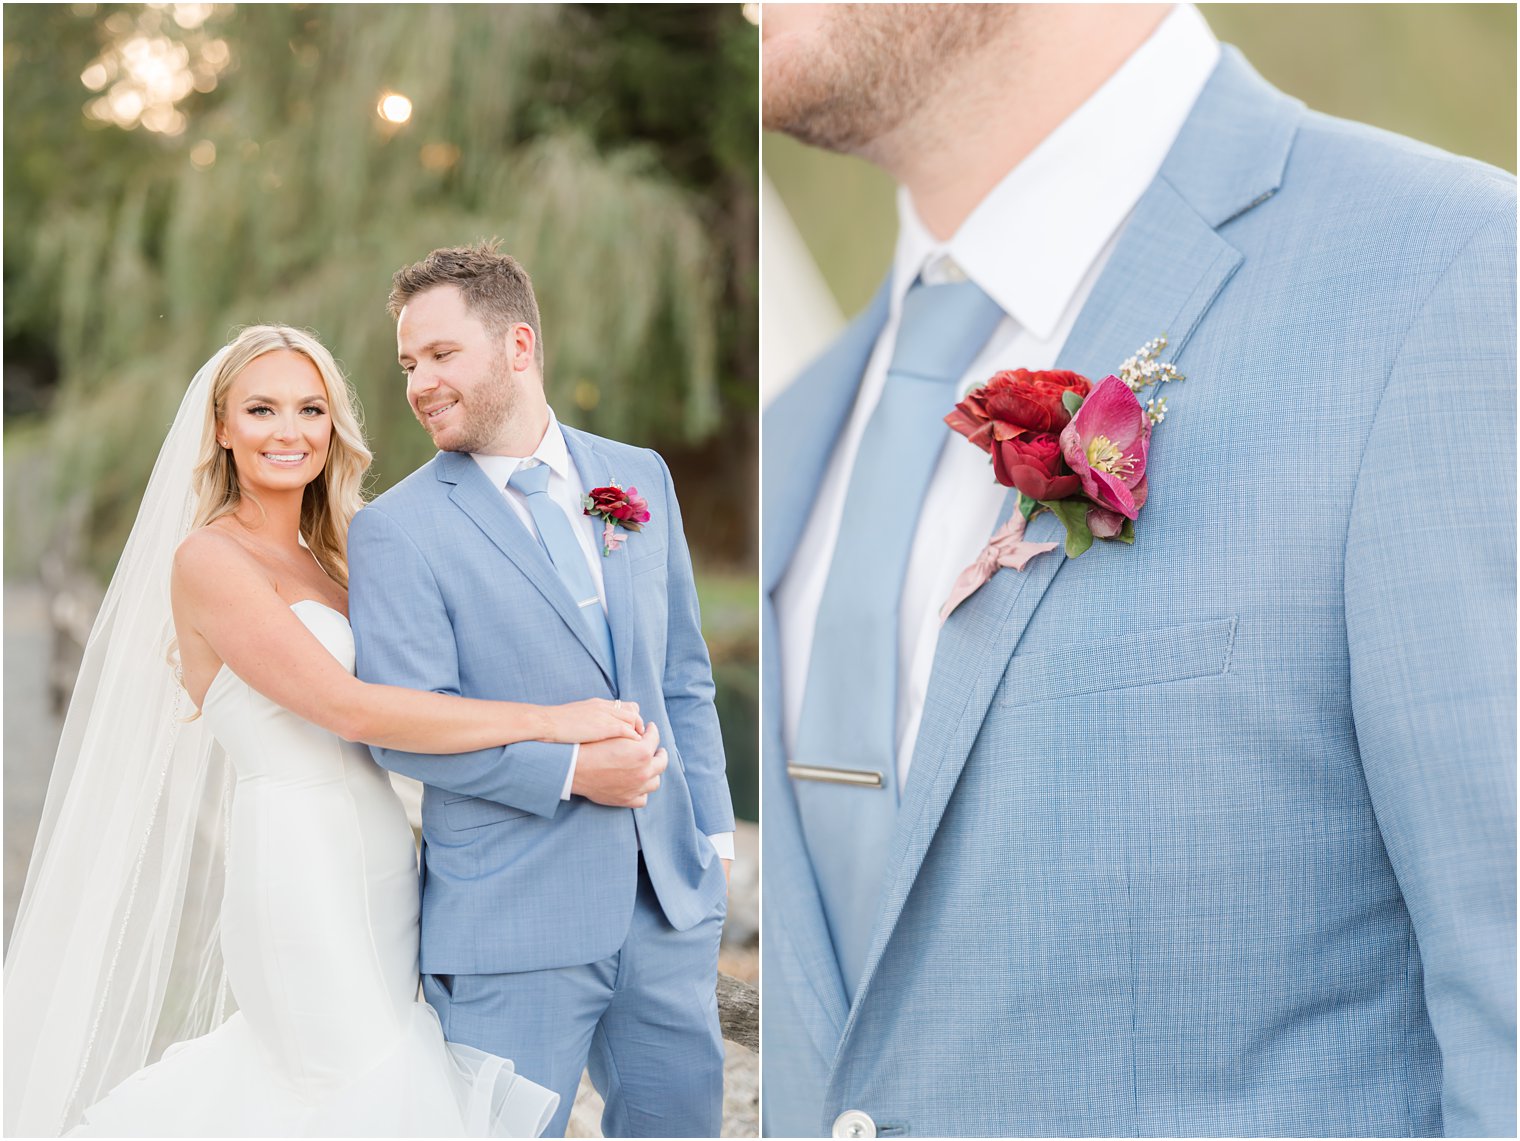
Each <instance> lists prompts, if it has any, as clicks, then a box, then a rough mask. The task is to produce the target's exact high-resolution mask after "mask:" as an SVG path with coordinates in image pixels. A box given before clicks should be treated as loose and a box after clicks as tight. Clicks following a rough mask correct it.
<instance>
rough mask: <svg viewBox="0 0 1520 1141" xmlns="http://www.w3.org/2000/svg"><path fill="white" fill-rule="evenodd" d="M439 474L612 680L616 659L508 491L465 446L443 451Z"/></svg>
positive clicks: (459, 504)
mask: <svg viewBox="0 0 1520 1141" xmlns="http://www.w3.org/2000/svg"><path fill="white" fill-rule="evenodd" d="M438 478H439V480H441V481H442V482H444V483H450V484H453V486H454V489H453V491H451V492H450V493H449V499H450V500H451V501H452V502H453V503H454V504H455V505H456V506H457V507H458V508H459V509H460V510H461V511H463V512H464V513H465V514H466V515H468V516H469V517H470V520H471V522H473V523H474V524H475V525H476V526H477V527H479V528H480V530H481V531H482V533H484V535H485V536H486V538H488V539H489V540H491V542H492V543H493V544H494V545H495V546H496V549H497V550H499V551H500V552H501V553H502V554H504V555H506V556H507V558H508V559H510V560H511V561H512V564H513V565H514V566H516V567H517V569H518V570H520V571H522V573H523V575H524V576H525V577H526V578H527V579H528V581H529V582H531V583H532V584H533V586H534V587H535V589H537V590H538V592H539V593H540V594H542V595H543V596H544V598H545V600H546V601H548V603H549V605H551V606H553V607H554V609H555V611H556V612H557V613H558V614H559V616H560V617H561V618H562V619H563V620H564V622H565V625H566V626H568V627H569V628H570V633H571V634H573V635H575V637H576V639H577V640H579V642H580V643H581V645H583V646H585V647H586V652H587V653H589V654H590V655H591V656H592V658H594V659H595V660H596V664H597V666H598V667H599V668H600V669H601V671H602V673H603V675H605V676H607V679H608V684H609V685H611V675H610V673H609V668H610V666H611V663H610V662H607V661H605V660H604V653H603V650H602V648H601V647H600V646H599V645H597V644H596V640H595V639H594V638H593V637H592V636H591V630H590V628H589V627H588V626H587V624H586V620H585V619H584V618H583V617H581V613H580V611H579V610H578V609H577V608H576V605H575V600H574V599H573V598H571V597H570V592H569V590H567V589H566V588H565V583H564V580H563V579H561V578H560V576H559V572H558V571H556V570H555V569H554V564H553V563H551V562H550V561H549V556H548V554H547V553H546V552H545V551H544V548H543V544H542V543H540V542H539V541H538V539H537V538H536V537H535V536H534V535H533V534H532V533H530V532H529V531H528V529H527V528H526V527H525V526H523V523H522V520H520V519H518V518H517V516H516V515H514V514H513V513H512V509H511V508H510V507H508V506H507V504H506V502H505V501H504V500H503V499H502V493H501V491H500V490H498V489H497V488H496V487H494V486H492V484H491V481H490V480H489V479H487V478H486V475H485V472H483V471H481V470H480V467H479V465H477V464H476V463H475V461H474V460H472V459H471V458H470V457H469V456H467V455H465V454H463V453H460V452H442V453H440V454H439V456H438Z"/></svg>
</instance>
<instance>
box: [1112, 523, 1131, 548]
mask: <svg viewBox="0 0 1520 1141" xmlns="http://www.w3.org/2000/svg"><path fill="white" fill-rule="evenodd" d="M1114 540H1115V541H1116V542H1120V543H1128V544H1129V545H1130V546H1134V545H1135V521H1134V520H1133V519H1126V520H1125V521H1124V526H1123V527H1121V528H1120V529H1119V533H1118V534H1117V535H1115V536H1114Z"/></svg>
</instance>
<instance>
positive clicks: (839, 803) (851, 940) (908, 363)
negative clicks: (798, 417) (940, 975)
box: [790, 281, 1003, 996]
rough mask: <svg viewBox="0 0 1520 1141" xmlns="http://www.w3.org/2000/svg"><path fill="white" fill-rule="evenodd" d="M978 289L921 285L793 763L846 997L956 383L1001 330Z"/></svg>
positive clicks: (858, 951) (819, 639)
mask: <svg viewBox="0 0 1520 1141" xmlns="http://www.w3.org/2000/svg"><path fill="white" fill-rule="evenodd" d="M1002 316H1003V313H1002V310H1001V309H999V308H998V306H997V304H996V302H994V301H993V300H992V299H991V298H989V297H988V296H987V295H986V294H985V293H983V292H982V291H981V290H980V289H979V288H978V287H977V286H976V285H974V284H972V283H971V282H969V281H963V282H955V283H953V284H949V285H924V284H922V283H918V284H915V285H914V286H913V287H912V288H911V289H910V290H909V291H908V294H907V296H906V297H905V298H904V299H903V311H902V321H901V323H900V325H899V327H898V333H897V342H896V344H895V345H894V347H893V351H892V361H891V364H889V365H888V367H887V380H886V384H885V386H884V387H883V389H882V394H881V400H880V403H878V404H877V405H876V408H875V410H874V411H873V412H872V413H871V417H870V420H869V421H868V422H867V424H866V430H865V434H864V435H863V436H862V437H861V441H860V450H859V452H858V453H857V454H856V457H855V466H854V468H853V470H852V471H851V473H850V482H849V486H848V490H847V491H846V492H845V500H844V514H843V516H842V517H841V519H840V523H839V539H838V542H837V544H836V545H835V548H834V556H833V561H832V562H831V563H830V565H829V574H828V579H827V580H826V582H825V585H824V589H823V599H822V602H821V603H820V605H819V609H818V624H817V626H816V628H815V630H814V634H813V650H812V658H811V661H810V663H809V666H808V679H807V688H806V691H805V692H804V695H803V700H802V715H801V718H800V720H799V722H798V728H797V742H796V747H795V749H794V750H793V756H792V757H791V758H790V760H791V763H792V765H793V766H794V768H793V769H792V773H793V775H794V776H796V777H799V778H800V779H797V780H795V781H794V782H793V788H794V789H795V790H796V792H797V801H798V808H799V810H800V812H801V815H802V822H803V830H804V832H805V834H806V837H807V843H808V851H809V855H810V856H811V858H812V862H813V866H814V868H815V870H816V871H817V878H818V884H819V889H820V891H821V893H822V896H823V904H824V912H825V914H826V916H827V918H828V922H829V930H830V933H831V934H832V936H833V939H834V951H835V954H836V955H837V956H838V959H839V965H840V969H841V971H842V973H843V975H844V983H845V987H846V989H847V993H849V994H850V995H852V996H853V995H854V993H855V988H856V986H857V984H858V983H859V981H860V974H861V971H862V970H863V969H864V967H865V958H866V954H867V952H868V951H869V950H870V942H871V934H872V929H873V927H874V925H875V920H876V913H877V910H878V908H879V906H880V903H881V892H882V887H883V884H882V875H883V873H884V871H885V865H886V859H887V854H888V851H889V849H890V846H891V839H892V829H893V826H894V825H895V823H896V818H897V807H898V803H899V801H900V790H899V789H898V781H897V772H896V770H897V759H896V756H897V672H898V661H897V659H898V609H899V605H900V602H901V596H902V587H903V579H904V577H905V576H906V574H907V567H908V553H909V548H910V547H911V546H912V543H913V533H914V531H915V530H916V528H917V521H918V514H919V511H920V509H921V508H922V506H923V502H924V495H925V492H926V491H927V490H928V486H929V477H930V475H931V474H932V473H933V471H934V466H935V463H936V461H937V460H938V458H939V454H940V450H941V448H942V447H943V446H944V444H945V441H946V440H947V439H948V438H949V437H950V435H951V432H950V429H949V428H948V427H947V426H946V425H945V422H944V418H945V415H946V414H947V413H948V412H950V411H951V409H953V408H954V407H955V398H956V386H957V382H958V381H959V380H960V379H961V377H962V376H963V375H964V374H965V371H966V369H968V368H969V367H970V366H971V363H972V361H974V360H975V359H976V357H977V355H978V354H979V353H980V352H981V350H982V348H983V346H984V345H985V344H986V342H987V339H988V338H989V337H990V336H991V335H992V331H993V329H994V328H996V327H997V324H998V322H999V321H1000V320H1001V319H1002Z"/></svg>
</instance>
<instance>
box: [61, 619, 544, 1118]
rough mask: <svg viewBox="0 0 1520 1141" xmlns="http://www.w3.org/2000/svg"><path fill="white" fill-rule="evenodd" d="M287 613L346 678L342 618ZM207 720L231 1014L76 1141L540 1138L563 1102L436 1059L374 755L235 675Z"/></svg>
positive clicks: (491, 1059) (409, 885) (409, 862)
mask: <svg viewBox="0 0 1520 1141" xmlns="http://www.w3.org/2000/svg"><path fill="white" fill-rule="evenodd" d="M292 610H293V611H294V612H295V614H296V615H297V616H298V617H299V618H300V619H301V621H302V623H303V624H304V625H305V626H306V627H307V628H308V629H309V630H311V632H312V633H313V634H314V635H315V636H316V637H317V638H318V640H320V641H321V642H322V644H323V645H324V646H326V647H327V649H328V650H329V651H331V652H332V654H333V656H334V657H336V658H337V659H338V660H339V661H341V662H343V664H344V665H345V666H346V667H348V668H349V669H352V668H353V663H354V641H353V632H352V630H350V628H349V625H348V622H347V620H346V619H345V618H344V617H343V615H342V614H340V613H339V612H338V611H336V610H332V609H330V608H328V607H327V606H324V605H323V604H322V603H319V602H316V601H314V600H306V601H303V602H298V603H295V604H294V605H293V606H292ZM202 711H203V714H204V716H205V718H206V723H207V726H208V727H209V729H210V730H211V732H212V733H213V734H214V735H215V736H216V739H217V741H218V742H219V743H220V744H221V745H222V747H223V748H224V749H225V750H226V752H227V754H228V756H229V757H230V758H231V760H232V763H233V766H234V769H235V771H236V773H237V789H236V792H235V793H234V796H233V802H232V822H231V833H230V837H231V838H230V843H229V850H228V853H227V869H226V888H225V893H224V896H223V901H222V912H221V925H222V927H221V941H222V956H223V960H224V961H225V964H226V971H227V980H228V983H229V985H230V987H231V990H232V993H233V996H234V998H235V999H236V1000H237V1005H238V1008H239V1009H238V1013H236V1014H234V1015H233V1016H232V1017H231V1018H229V1019H228V1020H227V1021H226V1022H225V1023H223V1024H222V1025H221V1026H220V1027H218V1028H217V1029H216V1030H214V1031H212V1032H211V1033H210V1034H207V1035H205V1036H204V1037H201V1038H196V1039H193V1040H191V1041H188V1042H182V1043H179V1044H177V1045H175V1046H172V1047H170V1049H169V1050H168V1051H167V1052H166V1053H165V1054H164V1056H163V1058H162V1060H160V1061H159V1062H157V1063H155V1064H154V1065H151V1066H148V1067H147V1068H145V1069H143V1070H141V1071H139V1072H138V1073H137V1074H135V1075H134V1076H132V1077H130V1078H128V1079H127V1080H126V1081H124V1082H122V1083H121V1084H120V1085H118V1086H117V1087H116V1088H115V1089H113V1090H112V1091H111V1092H110V1093H109V1094H108V1095H106V1097H105V1098H103V1099H102V1100H101V1101H99V1102H97V1103H96V1104H95V1105H94V1106H92V1107H91V1108H90V1109H88V1110H87V1111H86V1112H85V1114H84V1119H83V1122H82V1124H81V1125H80V1126H79V1128H78V1130H76V1132H77V1133H81V1134H88V1135H99V1136H197V1137H225V1136H434V1137H436V1136H461V1135H464V1136H520V1137H536V1136H538V1134H539V1133H541V1132H542V1131H543V1129H544V1127H545V1126H546V1125H547V1124H548V1122H549V1119H550V1117H551V1116H552V1115H553V1112H554V1109H555V1107H556V1105H557V1104H558V1100H559V1099H558V1097H557V1095H555V1094H554V1093H553V1092H551V1091H549V1090H547V1089H545V1088H543V1087H542V1086H540V1085H538V1084H536V1083H534V1082H531V1081H529V1080H527V1079H526V1078H522V1077H519V1076H517V1075H516V1074H515V1073H514V1072H513V1070H512V1065H511V1063H510V1062H508V1061H506V1060H504V1059H502V1058H497V1057H495V1056H493V1055H490V1054H486V1053H484V1052H482V1051H480V1050H476V1049H473V1048H471V1047H468V1046H462V1045H456V1044H451V1043H446V1042H445V1041H444V1039H443V1033H442V1030H441V1028H440V1026H439V1023H438V1017H437V1015H436V1014H434V1013H433V1009H432V1007H430V1006H428V1005H427V1004H426V1003H424V1002H421V1001H419V1000H418V998H417V922H418V906H419V905H418V888H417V858H416V852H415V849H414V846H413V842H412V831H411V826H410V825H409V824H408V823H407V819H406V814H405V812H404V811H403V809H402V807H401V803H400V801H398V800H397V799H396V795H395V793H394V792H393V791H392V790H391V786H390V782H389V779H388V777H387V776H386V774H385V772H384V771H383V770H382V769H380V768H379V767H378V766H377V765H376V764H375V763H374V761H373V760H371V758H370V755H369V751H368V749H366V748H365V747H364V746H363V745H356V744H351V743H349V742H346V741H343V740H341V739H340V738H339V737H337V736H336V735H334V734H332V733H329V732H328V731H327V730H325V729H320V728H318V727H317V726H315V725H312V724H311V723H310V722H307V721H303V720H302V719H301V718H299V717H297V716H296V715H295V714H293V713H291V712H289V711H288V710H285V709H282V708H280V707H279V706H277V705H275V704H274V703H273V702H271V701H269V700H268V699H267V698H264V697H262V696H260V695H259V694H258V693H255V692H254V690H253V689H252V688H251V687H249V685H248V684H247V683H246V682H244V681H243V680H242V679H240V678H239V677H237V675H236V674H234V673H233V672H232V671H231V670H230V669H228V668H227V667H226V666H223V667H222V670H221V672H220V673H218V674H217V676H216V678H215V679H214V680H213V681H212V683H211V688H210V689H209V690H208V691H207V693H206V698H205V702H204V704H203V710H202ZM440 763H445V762H440Z"/></svg>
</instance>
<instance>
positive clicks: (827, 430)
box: [761, 279, 890, 594]
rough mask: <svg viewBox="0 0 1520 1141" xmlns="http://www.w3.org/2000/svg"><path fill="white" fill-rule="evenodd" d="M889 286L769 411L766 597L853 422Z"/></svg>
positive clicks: (764, 451)
mask: <svg viewBox="0 0 1520 1141" xmlns="http://www.w3.org/2000/svg"><path fill="white" fill-rule="evenodd" d="M889 286H890V279H889V280H888V281H886V282H883V283H882V286H881V288H880V289H878V290H877V291H876V296H875V297H874V298H873V299H872V300H871V304H870V305H869V306H868V307H867V308H866V310H865V311H864V312H862V313H861V314H860V315H859V316H858V317H856V318H855V320H853V321H851V322H850V324H849V325H848V326H847V327H846V328H845V331H844V332H843V333H842V334H841V335H840V337H839V339H838V340H836V341H835V342H834V343H833V344H832V345H830V346H829V348H828V349H827V351H825V352H824V354H823V355H822V356H820V357H819V358H818V359H817V360H815V361H814V362H813V363H812V364H810V365H809V366H808V367H807V368H806V369H804V370H803V371H802V373H801V375H799V376H798V377H797V379H796V380H794V381H793V382H792V383H791V384H790V385H789V386H788V387H787V389H786V390H785V391H784V392H782V394H781V395H780V396H778V397H777V398H776V400H775V402H774V403H772V404H771V406H770V408H768V409H767V410H766V413H765V420H764V431H763V432H762V433H761V436H762V438H761V471H763V472H764V479H763V481H762V488H763V494H764V505H765V510H764V512H763V527H764V531H763V533H762V535H761V539H762V550H761V559H762V564H761V589H762V591H763V592H764V593H765V594H769V593H770V592H771V591H773V590H775V588H776V585H777V583H779V582H780V581H781V577H782V575H783V574H784V573H785V572H786V567H787V564H788V563H789V562H791V559H792V552H793V551H794V550H796V548H797V543H798V541H799V540H800V539H801V538H802V530H803V527H804V526H805V525H806V524H807V521H808V516H809V515H810V514H811V513H812V508H813V503H814V501H815V500H816V499H817V496H818V487H819V485H820V484H821V483H822V482H823V473H824V471H825V469H826V468H827V467H828V462H829V456H831V455H832V454H833V452H834V441H835V440H837V439H838V438H839V433H840V432H841V431H843V429H844V424H845V421H846V420H847V419H848V418H849V413H850V408H851V406H852V405H853V404H854V403H855V393H856V391H857V390H858V389H859V388H860V380H861V377H862V376H864V374H865V371H866V365H867V364H868V363H869V362H870V359H871V350H872V349H873V348H874V347H875V345H876V338H877V336H878V335H879V334H880V333H881V330H882V327H883V326H884V325H885V324H886V323H887V294H888V289H889Z"/></svg>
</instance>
